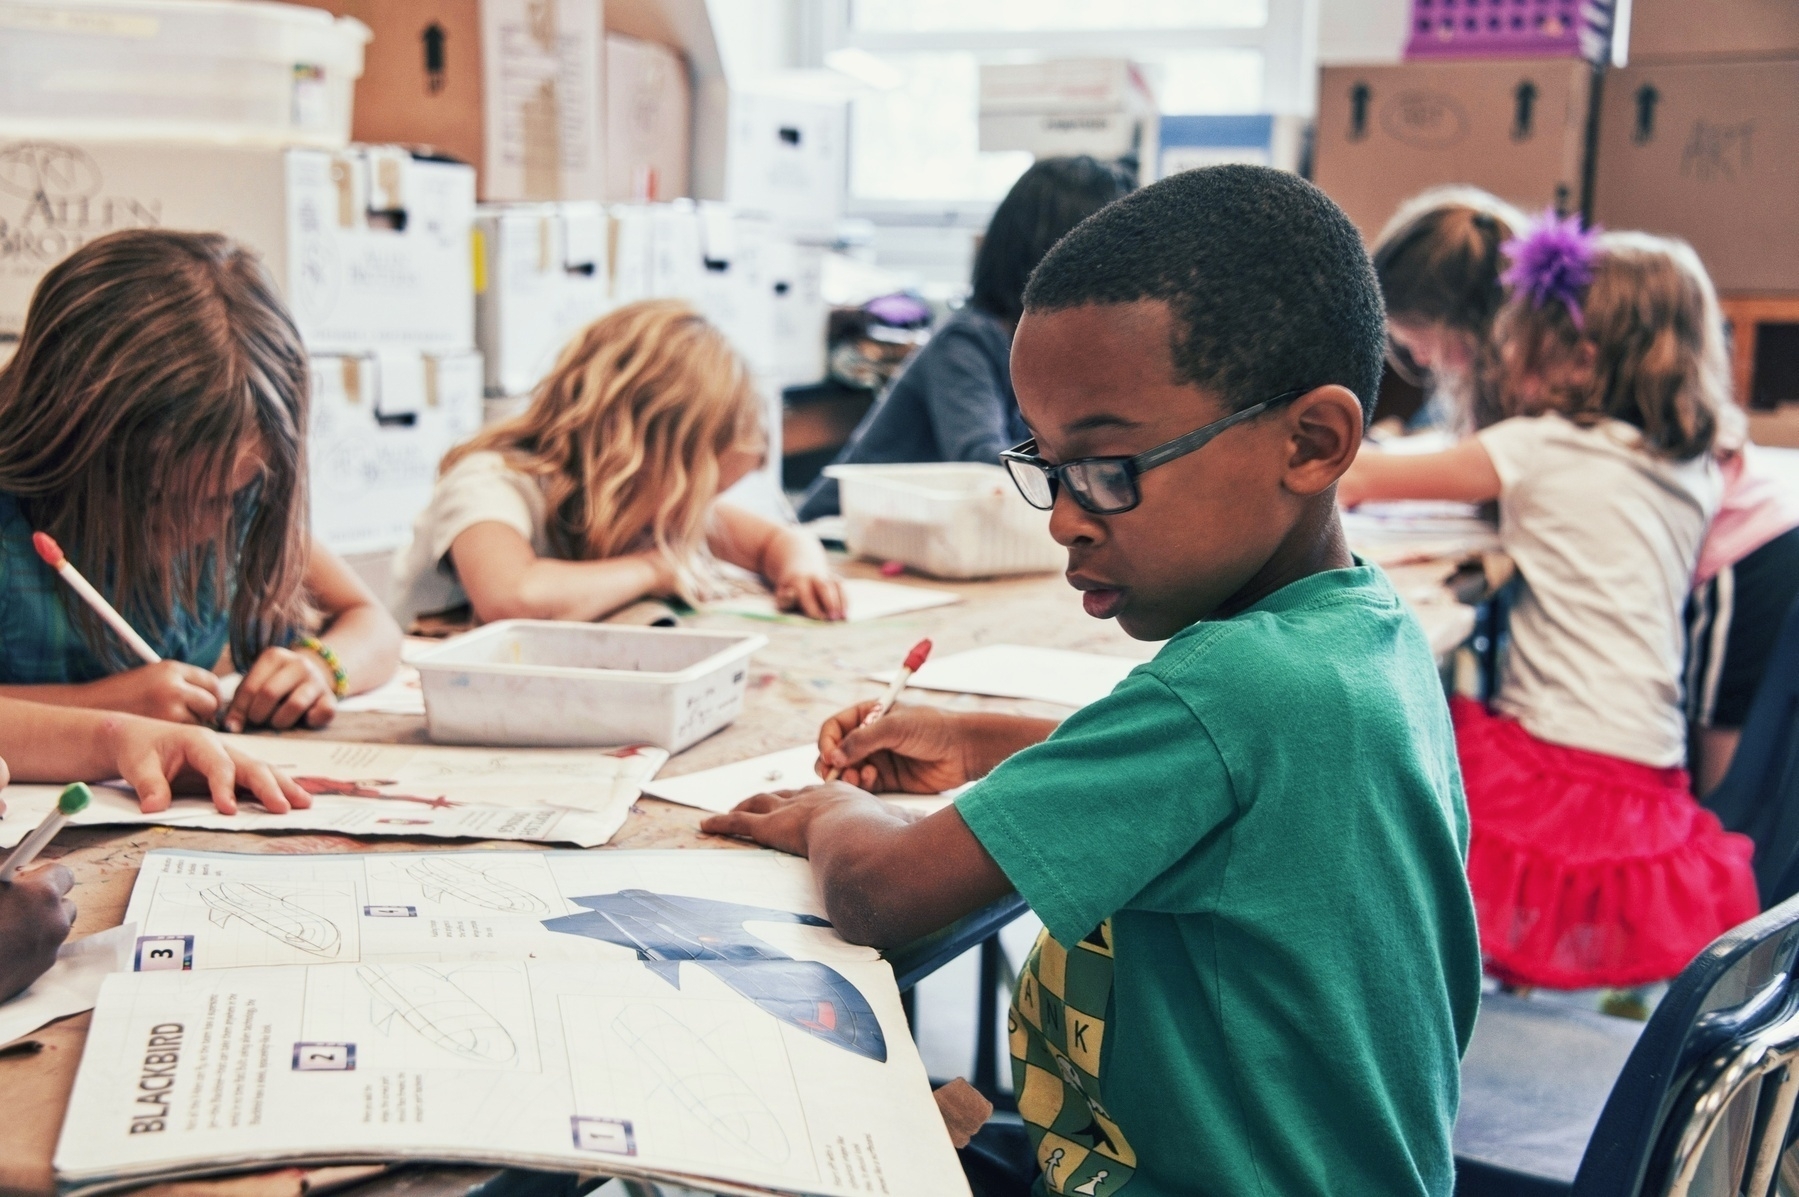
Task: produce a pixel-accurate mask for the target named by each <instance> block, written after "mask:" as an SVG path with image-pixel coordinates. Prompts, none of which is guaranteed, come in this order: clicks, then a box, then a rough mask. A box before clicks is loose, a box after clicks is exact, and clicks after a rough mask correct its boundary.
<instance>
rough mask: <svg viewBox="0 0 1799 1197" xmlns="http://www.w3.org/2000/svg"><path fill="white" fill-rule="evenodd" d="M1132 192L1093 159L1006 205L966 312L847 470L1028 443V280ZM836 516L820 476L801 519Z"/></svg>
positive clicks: (833, 493) (990, 231)
mask: <svg viewBox="0 0 1799 1197" xmlns="http://www.w3.org/2000/svg"><path fill="white" fill-rule="evenodd" d="M1127 190H1129V183H1128V182H1127V181H1126V180H1125V177H1124V175H1123V174H1122V172H1120V171H1119V170H1117V169H1116V168H1114V167H1112V166H1109V165H1107V164H1105V163H1102V162H1099V161H1096V160H1095V159H1093V158H1089V157H1086V156H1082V157H1079V158H1045V159H1044V160H1043V161H1041V162H1038V163H1036V164H1035V165H1033V166H1032V167H1031V168H1030V169H1029V170H1027V171H1025V172H1024V174H1022V175H1020V176H1019V177H1018V181H1017V182H1016V183H1014V184H1012V190H1010V191H1008V192H1007V193H1006V198H1005V199H1003V200H1001V201H1000V204H999V207H998V208H996V209H995V210H994V213H993V220H992V221H991V222H990V223H989V224H988V225H987V235H986V236H985V237H983V238H981V245H980V248H979V249H978V250H977V251H976V252H975V259H974V278H973V280H972V281H973V284H974V293H973V294H972V295H971V296H970V297H969V300H968V304H967V306H965V307H963V308H962V310H961V311H959V312H957V313H956V314H955V315H954V316H952V317H951V318H950V320H949V322H948V323H946V324H945V325H944V326H943V327H942V328H940V329H938V330H937V333H936V335H935V336H933V337H932V338H931V340H930V342H929V343H928V344H927V345H926V346H925V347H924V348H923V349H920V350H919V351H918V352H917V353H916V354H914V355H913V357H912V360H911V361H909V362H907V363H906V365H905V368H904V369H903V370H901V371H900V375H899V377H898V378H896V379H894V381H893V385H892V386H891V387H889V388H888V389H887V393H886V394H885V395H882V396H881V398H880V399H879V400H878V401H876V403H875V405H874V407H873V408H871V409H870V410H869V413H868V414H867V415H866V416H864V417H863V418H862V422H861V423H860V424H858V425H857V426H856V431H855V432H854V433H852V434H851V435H850V439H849V443H848V444H846V445H845V446H844V447H843V451H842V452H841V453H839V454H838V455H837V462H836V464H842V463H846V462H855V463H862V462H896V461H985V462H990V463H993V464H998V462H999V455H1000V451H1001V450H1003V449H1008V448H1011V447H1012V446H1013V445H1015V444H1017V443H1018V442H1019V441H1022V440H1024V439H1025V438H1026V437H1028V436H1029V435H1030V433H1029V432H1027V431H1026V430H1025V427H1024V422H1023V421H1022V420H1021V419H1020V418H1019V415H1018V400H1017V399H1016V398H1015V397H1014V396H1013V394H1012V368H1011V356H1012V330H1013V329H1014V328H1016V327H1017V326H1018V316H1019V313H1020V311H1021V310H1022V305H1021V301H1022V298H1023V296H1024V284H1025V280H1026V279H1028V278H1030V277H1031V271H1033V270H1035V269H1036V268H1037V263H1038V262H1041V261H1042V260H1043V255H1044V254H1047V253H1048V252H1049V249H1050V246H1052V245H1054V244H1055V243H1056V242H1057V241H1060V240H1061V239H1062V235H1063V234H1064V233H1066V232H1068V230H1069V229H1072V228H1073V227H1074V226H1075V225H1077V224H1079V223H1080V222H1081V221H1083V220H1085V219H1086V218H1087V217H1089V216H1091V215H1093V213H1095V212H1097V211H1099V210H1100V209H1101V208H1103V207H1105V206H1106V205H1107V204H1109V203H1111V202H1112V201H1113V200H1115V199H1117V198H1118V197H1119V196H1121V195H1123V194H1124V193H1125V192H1126V191H1127ZM836 513H837V483H836V482H835V481H834V480H832V479H829V478H824V477H820V478H819V479H818V481H816V482H814V483H813V484H812V489H811V490H809V491H807V492H806V497H805V500H804V501H803V502H802V503H801V504H800V518H801V519H807V520H811V519H817V518H818V517H820V516H825V515H835V514H836Z"/></svg>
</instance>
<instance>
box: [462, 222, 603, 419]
mask: <svg viewBox="0 0 1799 1197" xmlns="http://www.w3.org/2000/svg"><path fill="white" fill-rule="evenodd" d="M475 227H476V229H477V230H478V232H479V234H480V239H479V242H478V250H477V252H478V253H479V255H480V262H481V270H480V273H479V275H478V276H477V278H476V280H475V292H476V298H475V338H476V341H477V343H478V344H479V345H480V347H481V356H482V357H483V358H484V359H485V360H486V362H487V393H488V394H489V395H490V396H493V397H496V398H498V397H502V396H507V395H523V394H526V393H528V392H529V391H531V390H532V388H534V387H536V386H537V384H538V382H539V381H541V380H542V379H543V377H544V375H546V374H548V373H549V372H550V368H551V367H552V366H554V365H555V364H556V358H557V356H558V355H559V354H560V353H561V352H562V348H563V346H564V345H566V344H567V343H568V341H569V339H570V338H571V337H573V336H574V335H575V334H576V333H578V332H580V331H581V330H582V329H583V328H585V327H587V325H588V324H590V323H592V322H593V321H594V320H597V319H599V317H600V316H602V315H603V314H605V312H606V309H607V308H608V307H610V306H611V300H610V298H609V295H608V293H609V291H610V290H611V288H610V286H609V276H610V271H609V270H608V269H607V265H606V242H607V240H608V238H607V231H608V230H607V222H606V212H605V209H604V208H602V207H601V206H600V205H599V204H598V203H567V204H504V205H494V206H483V207H481V208H479V209H477V215H476V219H475Z"/></svg>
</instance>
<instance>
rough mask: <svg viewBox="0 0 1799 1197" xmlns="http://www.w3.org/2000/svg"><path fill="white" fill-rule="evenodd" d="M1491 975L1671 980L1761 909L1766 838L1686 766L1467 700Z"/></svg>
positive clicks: (1468, 770) (1564, 982)
mask: <svg viewBox="0 0 1799 1197" xmlns="http://www.w3.org/2000/svg"><path fill="white" fill-rule="evenodd" d="M1450 713H1451V715H1452V716H1453V718H1454V722H1455V735H1456V752H1457V755H1458V756H1459V757H1460V758H1461V764H1462V780H1463V785H1464V787H1465V788H1466V791H1467V795H1468V814H1469V820H1470V824H1471V829H1472V835H1471V841H1470V844H1469V849H1468V881H1469V884H1470V886H1471V887H1472V888H1473V890H1474V905H1475V911H1476V914H1477V916H1478V918H1479V922H1480V939H1481V950H1482V952H1483V954H1484V955H1485V957H1486V960H1487V970H1488V971H1489V972H1491V973H1492V974H1494V975H1495V976H1497V977H1499V978H1500V979H1501V980H1504V981H1509V982H1512V983H1514V984H1520V985H1542V986H1546V987H1549V988H1554V989H1586V988H1591V987H1595V986H1627V985H1642V984H1646V983H1648V982H1651V981H1659V980H1664V979H1666V978H1668V977H1672V976H1674V975H1675V974H1676V973H1678V972H1679V971H1680V970H1681V969H1683V968H1685V967H1686V965H1687V963H1688V961H1690V960H1692V959H1693V957H1694V956H1696V955H1698V954H1699V952H1700V951H1701V950H1702V949H1704V947H1705V946H1706V945H1707V944H1708V943H1710V942H1711V941H1712V940H1714V939H1716V938H1717V937H1718V936H1719V935H1721V934H1723V933H1724V932H1725V931H1728V930H1729V929H1730V928H1732V927H1734V926H1736V925H1737V924H1739V923H1742V922H1744V921H1746V920H1748V919H1750V918H1753V917H1754V916H1755V915H1756V914H1758V913H1759V912H1760V910H1761V903H1760V900H1759V899H1758V897H1757V895H1756V889H1755V874H1754V873H1753V872H1752V871H1751V869H1750V857H1751V855H1752V853H1753V851H1754V848H1753V845H1752V844H1751V843H1750V841H1749V839H1748V838H1747V837H1746V836H1741V835H1736V834H1734V833H1731V832H1727V831H1725V830H1724V828H1723V827H1722V826H1721V825H1720V824H1719V822H1718V819H1717V816H1716V815H1714V814H1712V813H1711V812H1710V811H1708V810H1706V809H1705V808H1704V807H1702V806H1700V805H1699V803H1698V802H1696V801H1694V799H1693V795H1692V790H1691V785H1690V783H1689V781H1688V779H1687V773H1686V770H1684V769H1678V768H1672V769H1656V768H1651V767H1650V766H1648V765H1641V764H1637V763H1635V762H1633V761H1626V760H1620V759H1618V758H1616V757H1610V756H1603V755H1601V754H1599V753H1594V752H1583V751H1582V750H1580V749H1578V748H1568V747H1564V746H1562V745H1558V744H1548V743H1545V742H1544V741H1542V740H1539V739H1537V738H1536V737H1534V736H1532V735H1531V734H1530V733H1529V732H1527V731H1525V730H1524V729H1523V728H1522V727H1520V726H1519V725H1518V723H1517V721H1516V720H1514V719H1508V718H1504V717H1502V716H1497V715H1493V714H1491V713H1490V712H1488V710H1487V709H1486V708H1485V707H1484V706H1482V705H1480V704H1479V703H1476V702H1472V701H1470V700H1468V699H1465V698H1457V699H1453V700H1452V701H1451V703H1450Z"/></svg>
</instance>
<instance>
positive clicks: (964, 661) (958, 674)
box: [870, 644, 1143, 707]
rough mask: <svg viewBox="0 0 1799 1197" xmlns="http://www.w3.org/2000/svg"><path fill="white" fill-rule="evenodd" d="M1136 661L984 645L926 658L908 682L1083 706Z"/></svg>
mask: <svg viewBox="0 0 1799 1197" xmlns="http://www.w3.org/2000/svg"><path fill="white" fill-rule="evenodd" d="M1141 664H1143V662H1142V661H1133V660H1130V659H1128V658H1125V657H1107V656H1102V655H1101V654H1099V653H1077V652H1070V651H1068V650H1067V649H1061V648H1031V647H1027V646H1025V645H1022V644H989V645H987V646H986V647H984V648H975V649H970V650H969V651H967V652H962V653H952V654H950V655H949V656H947V657H936V658H933V659H932V660H929V661H926V662H925V665H924V668H923V669H920V670H919V671H918V672H917V673H915V674H913V675H912V680H911V682H910V683H908V684H909V685H911V686H915V687H917V688H918V689H920V690H947V691H950V692H952V693H955V694H986V695H989V696H991V697H994V698H1035V699H1039V700H1041V701H1043V702H1055V703H1060V704H1062V705H1063V706H1068V707H1084V706H1086V705H1087V704H1088V703H1090V702H1097V701H1099V700H1100V699H1102V698H1104V697H1105V696H1106V695H1108V694H1110V693H1111V692H1112V690H1113V688H1114V687H1116V686H1117V685H1118V683H1119V682H1122V681H1123V680H1124V676H1125V674H1127V673H1129V672H1130V671H1131V670H1133V669H1135V668H1136V667H1137V666H1139V665H1141ZM870 676H871V677H872V678H873V679H874V680H875V681H877V682H888V681H892V680H893V674H892V672H891V671H889V672H886V673H876V674H871V675H870Z"/></svg>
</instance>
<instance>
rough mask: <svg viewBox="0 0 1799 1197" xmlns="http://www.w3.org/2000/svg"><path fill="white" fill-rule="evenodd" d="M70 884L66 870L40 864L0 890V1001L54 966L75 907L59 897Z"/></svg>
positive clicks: (56, 866) (73, 882)
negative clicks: (58, 949)
mask: <svg viewBox="0 0 1799 1197" xmlns="http://www.w3.org/2000/svg"><path fill="white" fill-rule="evenodd" d="M74 884H75V878H74V876H73V875H72V874H70V872H69V870H67V869H65V868H63V867H62V866H61V865H54V864H42V865H38V866H37V867H36V868H34V869H29V870H27V871H25V872H23V873H18V874H15V875H14V876H13V879H12V880H11V881H8V882H6V883H5V884H4V885H0V1002H3V1001H5V1000H6V999H7V998H10V997H12V996H13V995H14V994H16V993H18V992H19V991H20V990H22V989H24V988H25V987H26V986H28V985H30V984H31V983H32V982H33V981H35V980H37V979H38V978H39V977H41V976H43V975H44V973H46V972H47V971H49V968H50V966H51V965H52V964H55V963H56V949H57V948H60V947H61V946H62V941H63V940H65V939H67V938H68V937H69V928H70V927H71V926H73V925H74V923H75V903H73V902H71V901H69V900H68V899H67V898H65V897H63V895H64V894H66V893H68V892H69V887H70V886H72V885H74Z"/></svg>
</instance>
